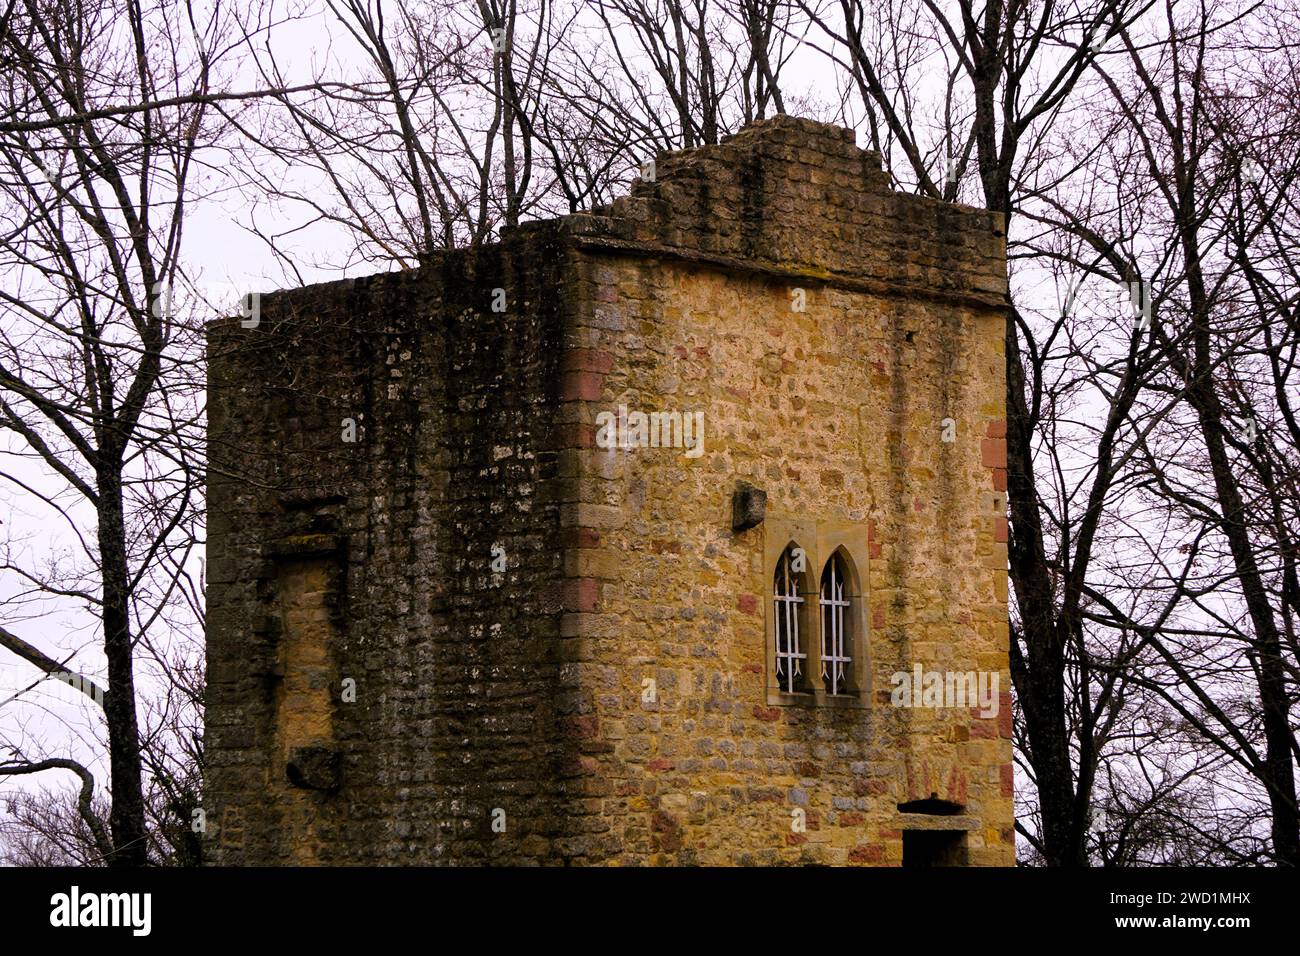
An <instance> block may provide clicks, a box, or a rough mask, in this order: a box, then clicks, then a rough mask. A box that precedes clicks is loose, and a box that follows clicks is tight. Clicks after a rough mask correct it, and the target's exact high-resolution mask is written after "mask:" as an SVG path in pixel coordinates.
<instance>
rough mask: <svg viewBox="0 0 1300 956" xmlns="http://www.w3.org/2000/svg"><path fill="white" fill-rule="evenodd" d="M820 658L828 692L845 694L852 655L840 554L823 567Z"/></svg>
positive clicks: (819, 602) (819, 600) (847, 606)
mask: <svg viewBox="0 0 1300 956" xmlns="http://www.w3.org/2000/svg"><path fill="white" fill-rule="evenodd" d="M817 603H818V604H819V605H820V606H821V616H822V626H821V662H822V682H823V684H824V685H825V687H826V691H827V693H830V694H843V693H846V692H847V691H848V685H849V673H850V670H849V668H850V665H851V664H852V662H853V657H852V655H851V654H850V653H849V651H848V649H849V648H851V647H852V646H853V643H852V641H851V640H850V639H849V616H848V608H849V599H848V598H846V597H845V596H844V566H843V564H842V562H841V560H840V556H839V555H838V554H833V555H831V559H830V560H829V561H827V562H826V568H825V569H824V570H823V571H822V586H821V596H820V598H819V599H818V602H817Z"/></svg>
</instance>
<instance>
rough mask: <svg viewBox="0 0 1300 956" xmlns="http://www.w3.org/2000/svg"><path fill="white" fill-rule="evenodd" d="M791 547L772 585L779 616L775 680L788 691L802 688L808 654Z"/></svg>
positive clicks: (782, 688)
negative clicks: (803, 643) (801, 630)
mask: <svg viewBox="0 0 1300 956" xmlns="http://www.w3.org/2000/svg"><path fill="white" fill-rule="evenodd" d="M791 550H792V549H791V548H786V549H785V551H783V552H782V554H781V560H780V561H779V562H778V563H777V566H776V580H775V586H774V588H773V595H772V597H773V608H774V613H775V617H776V679H777V684H778V686H780V688H781V690H783V691H785V692H786V693H788V694H793V693H797V692H799V691H801V690H803V685H804V674H803V662H804V661H805V660H807V659H808V655H807V654H806V653H804V652H803V647H802V646H801V645H800V643H799V614H800V607H799V605H801V604H803V598H802V597H800V595H799V576H798V574H797V573H796V572H795V571H794V568H793V567H792V561H791Z"/></svg>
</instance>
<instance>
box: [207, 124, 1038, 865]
mask: <svg viewBox="0 0 1300 956" xmlns="http://www.w3.org/2000/svg"><path fill="white" fill-rule="evenodd" d="M497 290H500V291H497ZM1005 291H1006V272H1005V253H1004V245H1003V238H1002V235H1001V224H1000V221H999V219H998V217H996V216H993V215H991V214H989V213H986V212H981V211H978V210H972V209H966V208H963V207H956V206H952V205H949V204H943V203H938V202H930V201H927V200H922V199H918V198H916V197H911V196H905V195H902V194H897V193H894V192H892V191H890V190H889V188H888V185H887V180H886V177H885V175H884V174H883V173H882V172H881V171H880V169H879V159H878V157H877V156H876V155H875V154H872V153H869V152H865V151H862V150H859V149H857V148H856V147H855V146H854V145H853V142H852V134H851V133H850V132H849V131H846V130H840V129H837V128H835V127H828V126H823V125H819V124H814V123H809V122H807V121H801V120H795V119H791V118H787V117H779V118H777V119H774V120H770V121H767V122H765V123H762V124H757V125H756V126H754V127H751V128H749V129H747V130H746V131H744V132H742V133H741V134H739V135H738V136H735V137H732V138H731V139H730V140H729V141H728V142H727V143H725V144H723V145H721V146H718V147H705V148H702V149H698V150H692V151H687V152H684V153H677V154H671V155H665V156H660V157H659V159H658V161H657V163H656V169H655V175H654V179H653V181H646V182H642V183H639V184H638V186H637V187H636V189H635V190H634V191H633V194H632V195H631V196H629V197H627V198H625V199H620V200H618V201H616V202H615V203H614V204H613V205H612V206H611V207H609V208H606V209H599V210H594V211H593V212H592V213H589V214H581V215H575V216H569V217H565V218H564V219H561V220H556V221H553V222H549V223H541V224H531V225H529V226H527V227H524V228H521V229H519V230H516V231H514V232H513V233H510V234H508V235H507V236H506V237H505V238H504V239H503V241H502V242H501V244H500V245H497V246H493V247H489V248H486V249H481V250H477V251H472V252H471V251H465V252H456V253H449V254H447V255H446V256H444V257H443V258H442V259H440V260H438V261H436V262H433V263H430V264H428V265H426V266H424V267H423V268H422V269H420V270H418V271H414V272H409V273H399V274H391V275H384V276H376V277H372V278H369V279H366V280H358V281H356V282H349V283H337V284H331V285H325V286H317V287H312V288H308V289H303V290H298V291H295V292H289V293H280V294H277V295H276V296H272V297H267V298H265V299H264V300H263V309H262V315H261V320H260V321H259V323H258V325H257V327H256V328H241V326H240V323H239V321H238V320H230V321H226V322H221V323H214V325H213V326H212V328H211V332H210V351H211V372H210V377H211V378H210V381H211V385H210V403H209V407H210V417H211V432H212V440H213V444H212V451H211V460H212V470H211V474H210V479H209V489H210V491H209V493H210V504H209V507H210V515H211V518H210V538H211V542H210V546H209V550H210V556H211V564H210V578H209V637H208V641H209V700H208V752H209V760H210V763H211V766H210V770H209V774H208V780H207V791H206V796H205V807H207V809H208V812H209V818H210V819H211V820H212V821H213V822H214V826H213V832H212V840H211V844H210V845H211V847H212V848H213V851H214V852H213V858H214V859H215V860H217V861H218V862H222V863H241V862H249V863H281V862H298V863H309V862H320V863H430V862H485V863H532V862H537V863H564V862H571V863H584V864H586V863H656V864H682V863H712V864H729V863H776V862H788V863H797V862H825V863H875V864H881V863H883V864H891V863H892V864H897V863H899V862H901V860H902V854H903V832H904V831H906V830H913V829H941V830H945V831H962V832H964V833H965V834H966V835H965V838H964V848H963V854H964V855H965V859H966V860H967V861H968V862H971V863H975V864H1009V863H1011V862H1013V834H1012V830H1011V828H1012V825H1013V818H1012V811H1011V789H1010V787H1011V752H1010V739H1009V737H1010V726H1009V721H1010V702H1009V695H1008V694H1007V693H1006V692H1007V691H1009V688H1010V682H1009V678H1008V675H1007V627H1006V551H1005V540H1006V522H1005V503H1004V501H1003V500H1002V495H1001V492H1002V491H1003V490H1004V489H1005V442H1004V432H1003V424H1002V422H1003V417H1004V416H1003V373H1002V352H1001V349H1002V323H1003V320H1004V314H1003V307H1004V303H1005ZM503 300H504V301H503ZM494 306H496V307H497V308H498V309H503V310H502V311H495V310H494ZM620 405H622V406H626V407H627V408H628V409H630V410H633V411H636V410H639V411H642V412H647V413H650V412H659V413H665V412H678V413H694V412H700V413H702V415H703V424H704V446H703V450H702V452H700V453H699V454H698V455H696V454H694V453H692V454H689V455H688V454H687V453H686V452H687V449H683V448H662V447H661V448H653V447H652V448H641V447H634V448H626V449H624V448H616V449H607V448H600V447H596V445H597V437H598V428H599V423H600V422H601V420H602V419H601V418H600V417H599V416H600V415H601V413H602V412H617V411H618V409H619V406H620ZM345 419H352V421H353V423H354V424H355V425H356V426H357V429H358V433H357V435H356V439H357V440H356V441H352V442H347V441H344V440H343V439H344V431H343V430H344V428H345V427H346V426H345V424H344V420H345ZM606 421H607V419H606ZM945 438H947V439H950V440H944V439H945ZM740 482H745V483H747V484H749V485H751V486H754V487H757V488H759V489H761V490H762V491H764V492H766V494H767V510H766V520H764V521H763V522H762V523H761V524H759V525H758V526H757V527H754V528H752V529H749V530H745V531H743V532H740V533H734V532H733V530H732V510H731V509H732V495H733V492H734V490H735V489H736V487H737V485H738V483H740ZM791 541H795V542H797V543H798V544H799V545H800V546H801V547H803V548H805V549H806V551H807V553H808V558H809V565H810V568H811V569H812V572H811V573H810V574H809V576H808V581H809V582H810V583H809V584H808V585H807V587H808V588H809V592H808V593H807V595H806V598H807V599H808V600H809V601H811V602H813V603H815V601H816V595H815V593H812V592H814V591H815V590H816V587H817V583H816V578H817V575H818V574H820V568H821V566H822V562H824V560H825V559H826V558H827V557H829V555H830V553H831V551H832V550H835V549H840V553H841V554H842V555H844V556H845V558H846V559H847V560H848V561H849V562H850V564H851V566H852V569H853V573H854V575H855V577H856V578H857V582H856V591H855V602H854V603H855V605H856V606H855V608H854V614H855V615H857V617H856V618H855V619H857V620H859V621H860V627H859V628H858V632H859V633H858V634H857V635H856V636H857V637H858V638H859V639H860V642H861V643H860V647H861V648H862V649H863V650H864V651H865V652H866V660H865V661H861V662H860V664H859V666H860V667H861V674H860V679H859V680H858V681H857V683H858V685H859V686H858V687H857V692H856V693H854V694H849V695H840V696H839V697H838V698H836V699H830V698H828V696H827V695H825V694H824V693H819V694H817V695H809V696H806V697H792V696H788V695H782V694H780V693H779V692H778V691H776V690H775V689H774V688H775V682H774V680H773V677H772V673H771V659H770V658H771V655H770V649H769V644H770V641H771V630H770V629H771V621H770V616H771V603H772V602H771V597H770V596H771V593H772V572H773V563H774V560H775V558H774V556H775V555H779V554H780V552H781V549H782V548H784V547H785V545H786V544H787V543H789V542H791ZM858 656H859V657H860V656H861V655H858ZM916 664H921V665H923V669H924V670H927V671H928V670H936V669H937V670H940V671H974V670H978V671H982V672H986V673H987V672H992V673H996V674H998V675H999V679H1000V688H1001V691H1002V696H1001V700H1000V706H999V712H998V714H997V716H996V717H980V716H979V715H978V712H976V711H973V710H972V709H971V708H960V709H954V708H946V709H924V708H922V709H918V708H901V707H896V706H893V704H892V702H891V700H890V689H891V675H893V674H894V673H895V672H898V671H910V670H911V669H912V668H913V667H914V665H916ZM932 797H933V798H935V799H937V800H941V801H945V802H946V804H945V805H951V807H952V808H955V810H956V811H957V812H955V813H953V814H952V815H948V816H934V815H932V814H926V813H911V812H903V811H900V810H899V804H909V803H910V802H912V801H917V800H927V799H929V798H932Z"/></svg>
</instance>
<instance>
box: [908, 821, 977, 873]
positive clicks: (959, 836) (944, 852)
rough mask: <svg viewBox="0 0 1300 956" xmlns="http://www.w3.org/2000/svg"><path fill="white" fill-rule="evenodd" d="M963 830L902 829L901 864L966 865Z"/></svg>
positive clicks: (925, 865) (964, 832) (929, 865)
mask: <svg viewBox="0 0 1300 956" xmlns="http://www.w3.org/2000/svg"><path fill="white" fill-rule="evenodd" d="M967 863H968V859H967V854H966V831H965V830H904V831H903V866H904V867H916V868H926V867H932V866H966V865H967Z"/></svg>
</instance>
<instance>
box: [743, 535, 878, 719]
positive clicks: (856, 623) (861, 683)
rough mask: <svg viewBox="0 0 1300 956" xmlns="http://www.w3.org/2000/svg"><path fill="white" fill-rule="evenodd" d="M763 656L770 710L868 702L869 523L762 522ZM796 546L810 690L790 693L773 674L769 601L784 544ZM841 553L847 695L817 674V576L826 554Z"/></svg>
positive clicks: (771, 606)
mask: <svg viewBox="0 0 1300 956" xmlns="http://www.w3.org/2000/svg"><path fill="white" fill-rule="evenodd" d="M763 530H764V533H763V591H762V592H761V593H762V595H763V647H764V651H763V658H764V661H765V675H764V676H765V686H766V689H767V705H768V706H769V707H856V708H865V707H869V706H870V704H871V666H870V654H869V653H868V651H869V648H870V631H869V630H868V627H867V617H868V616H867V600H868V597H869V593H868V592H869V587H868V581H869V578H868V572H869V566H868V563H867V561H868V558H867V554H868V552H867V522H866V521H865V520H863V521H815V520H801V519H773V518H768V519H767V520H766V521H765V522H764V523H763ZM791 544H794V545H797V546H798V547H801V548H803V549H804V555H805V558H806V561H807V564H806V567H805V569H804V572H803V574H802V575H801V576H800V595H801V596H802V597H803V598H804V603H803V605H802V608H803V609H804V610H805V611H806V612H807V611H811V613H805V614H804V615H803V619H802V620H801V621H800V644H801V646H802V648H803V650H804V652H805V653H807V655H808V658H807V661H806V664H807V667H808V675H807V676H808V684H809V686H810V687H811V690H810V691H808V692H803V693H789V692H787V691H784V690H782V689H781V687H780V685H779V684H778V682H777V675H776V615H775V602H774V601H773V600H772V586H773V582H774V580H775V578H776V567H777V562H778V561H779V560H780V558H781V555H782V554H783V553H784V552H785V549H786V547H787V546H789V545H791ZM836 551H842V552H843V558H844V569H845V572H846V575H847V581H846V582H845V592H846V594H847V596H848V598H849V607H848V609H847V612H846V614H845V621H846V623H847V624H848V627H849V629H850V631H851V641H850V642H849V644H848V645H847V646H848V647H849V648H851V653H852V655H853V661H852V665H851V667H850V675H851V680H850V682H849V683H850V685H851V686H852V688H853V690H852V691H851V692H850V693H846V694H830V693H828V692H827V691H826V688H825V685H824V683H823V681H822V676H821V671H822V667H821V647H822V634H821V627H822V615H821V607H820V605H819V603H818V598H819V597H820V595H821V575H822V570H823V569H824V568H825V566H826V562H827V561H828V560H829V559H830V556H831V555H832V554H834V553H835V552H836Z"/></svg>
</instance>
